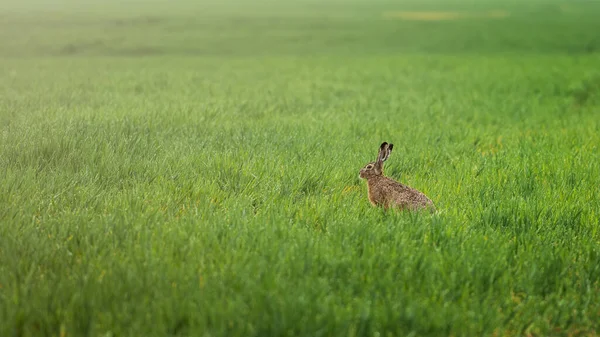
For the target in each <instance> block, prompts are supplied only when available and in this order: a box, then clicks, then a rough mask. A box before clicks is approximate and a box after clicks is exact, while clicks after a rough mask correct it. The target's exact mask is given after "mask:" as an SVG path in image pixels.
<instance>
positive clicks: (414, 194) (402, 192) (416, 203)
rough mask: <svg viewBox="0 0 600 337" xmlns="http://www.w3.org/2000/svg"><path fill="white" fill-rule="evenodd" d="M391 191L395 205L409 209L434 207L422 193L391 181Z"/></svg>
mask: <svg viewBox="0 0 600 337" xmlns="http://www.w3.org/2000/svg"><path fill="white" fill-rule="evenodd" d="M389 185H390V188H389V191H390V192H392V193H391V194H392V199H393V201H394V203H396V204H398V205H400V206H402V207H409V208H425V207H432V206H433V202H432V201H431V200H430V199H429V198H428V197H427V196H426V195H425V194H423V193H422V192H421V191H419V190H417V189H414V188H412V187H410V186H406V185H404V184H401V183H399V182H397V181H395V180H392V179H389Z"/></svg>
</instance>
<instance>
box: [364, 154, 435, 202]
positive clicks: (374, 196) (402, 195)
mask: <svg viewBox="0 0 600 337" xmlns="http://www.w3.org/2000/svg"><path fill="white" fill-rule="evenodd" d="M393 147H394V145H393V144H388V143H385V142H384V143H383V144H381V147H380V148H379V155H378V156H377V161H375V162H372V163H369V164H367V165H366V166H365V167H363V168H362V169H361V170H360V175H359V176H360V177H361V178H363V179H366V180H367V187H368V190H369V201H370V202H371V204H373V205H374V206H383V207H384V208H389V207H398V208H400V209H403V210H419V209H429V210H431V211H434V210H435V206H434V205H433V202H432V201H431V200H430V199H429V198H428V197H427V196H426V195H425V194H423V193H421V192H420V191H418V190H416V189H414V188H412V187H409V186H406V185H403V184H401V183H399V182H397V181H395V180H393V179H390V178H388V177H386V176H384V175H383V162H384V161H386V160H387V158H388V157H389V156H390V153H391V152H392V148H393Z"/></svg>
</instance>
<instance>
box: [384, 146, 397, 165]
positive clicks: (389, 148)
mask: <svg viewBox="0 0 600 337" xmlns="http://www.w3.org/2000/svg"><path fill="white" fill-rule="evenodd" d="M393 148H394V144H388V146H387V151H386V156H385V159H384V160H383V161H386V160H387V159H388V158H389V157H390V154H392V149H393Z"/></svg>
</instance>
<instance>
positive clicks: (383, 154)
mask: <svg viewBox="0 0 600 337" xmlns="http://www.w3.org/2000/svg"><path fill="white" fill-rule="evenodd" d="M388 156H389V154H388V143H387V142H383V143H381V146H379V154H378V155H377V161H375V165H376V166H377V167H379V168H382V167H383V162H384V161H385V160H386V159H387V157H388Z"/></svg>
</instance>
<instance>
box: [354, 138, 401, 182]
mask: <svg viewBox="0 0 600 337" xmlns="http://www.w3.org/2000/svg"><path fill="white" fill-rule="evenodd" d="M393 147H394V144H388V143H387V142H383V143H381V146H380V147H379V154H378V155H377V160H376V161H374V162H371V163H368V164H367V165H365V167H363V168H362V169H360V174H359V177H361V178H363V179H369V178H372V177H376V176H382V175H383V162H384V161H386V160H387V159H388V158H389V156H390V153H392V148H393Z"/></svg>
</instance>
